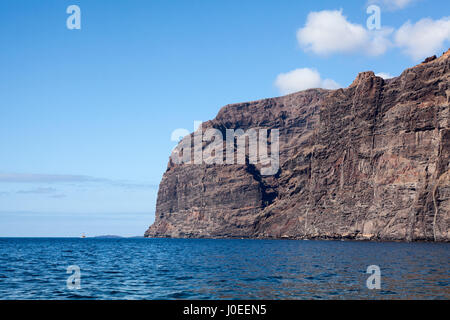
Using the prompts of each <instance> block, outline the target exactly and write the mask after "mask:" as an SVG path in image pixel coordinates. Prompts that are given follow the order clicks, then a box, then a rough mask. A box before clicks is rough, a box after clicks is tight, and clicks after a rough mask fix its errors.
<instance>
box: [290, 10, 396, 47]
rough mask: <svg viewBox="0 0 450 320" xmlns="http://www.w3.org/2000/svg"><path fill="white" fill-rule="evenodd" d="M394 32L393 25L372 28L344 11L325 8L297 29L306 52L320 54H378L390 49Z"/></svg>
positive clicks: (308, 18) (298, 39)
mask: <svg viewBox="0 0 450 320" xmlns="http://www.w3.org/2000/svg"><path fill="white" fill-rule="evenodd" d="M392 32H393V29H391V28H382V29H381V30H372V31H370V30H367V29H366V28H365V27H363V26H362V25H360V24H355V23H351V22H350V21H348V20H347V17H345V16H344V15H343V14H342V10H324V11H318V12H310V13H309V14H308V17H307V19H306V23H305V26H304V27H303V28H300V29H299V30H298V31H297V41H298V43H299V44H300V46H301V47H302V48H303V49H304V50H305V51H309V52H313V53H315V54H319V55H329V54H333V53H352V52H365V53H366V54H367V55H374V56H376V55H381V54H383V53H385V52H386V50H387V48H388V47H389V45H390V41H389V40H388V36H389V35H390V34H391V33H392Z"/></svg>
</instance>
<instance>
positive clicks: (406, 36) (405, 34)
mask: <svg viewBox="0 0 450 320" xmlns="http://www.w3.org/2000/svg"><path fill="white" fill-rule="evenodd" d="M410 2H411V1H397V2H395V3H394V2H392V3H391V4H392V5H393V4H396V5H397V6H399V7H403V6H406V5H407V4H408V3H410ZM297 41H298V43H299V45H300V46H301V47H302V48H303V50H304V51H306V52H312V53H314V54H317V55H320V56H328V55H331V54H336V53H345V54H352V53H354V54H361V53H363V54H365V55H369V56H380V55H383V54H384V53H385V52H386V51H387V50H388V49H391V48H397V49H400V50H401V51H402V52H403V54H405V55H407V56H409V57H410V58H411V59H412V60H414V61H418V60H420V59H424V58H426V57H428V56H431V55H433V54H438V53H439V50H442V49H445V46H446V44H447V43H448V42H449V41H450V17H443V18H441V19H438V20H433V19H430V18H424V19H421V20H419V21H417V22H416V23H412V22H411V21H407V22H405V23H404V24H403V25H402V26H401V27H400V28H398V29H397V30H396V29H394V28H391V27H382V28H381V29H379V30H368V29H367V28H366V26H363V25H360V24H356V23H352V22H350V21H349V20H348V19H347V17H346V16H344V15H343V12H342V10H324V11H318V12H310V13H309V14H308V16H307V19H306V23H305V25H304V26H303V27H302V28H300V29H298V31H297Z"/></svg>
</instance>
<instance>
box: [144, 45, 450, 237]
mask: <svg viewBox="0 0 450 320" xmlns="http://www.w3.org/2000/svg"><path fill="white" fill-rule="evenodd" d="M449 78H450V50H449V51H447V52H446V53H445V54H444V55H442V56H441V57H439V58H436V57H432V58H429V59H427V60H425V61H424V62H423V63H421V64H419V65H417V66H415V67H413V68H410V69H407V70H405V71H404V72H403V73H402V74H401V75H400V76H399V77H396V78H393V79H388V80H384V79H382V78H380V77H377V76H375V75H374V73H373V72H363V73H360V74H359V75H358V76H357V78H356V79H355V81H354V82H353V83H352V84H351V85H350V86H349V87H348V88H345V89H338V90H323V89H310V90H306V91H302V92H297V93H294V94H290V95H287V96H283V97H278V98H271V99H264V100H260V101H254V102H247V103H239V104H233V105H228V106H225V107H223V108H222V109H221V110H220V111H219V113H218V115H217V116H216V118H215V119H213V120H211V121H208V122H205V123H203V125H202V127H201V129H200V131H201V132H205V131H206V130H207V129H208V128H215V129H217V130H218V131H220V132H222V133H223V134H224V135H225V133H226V131H227V129H235V130H236V129H242V130H244V131H245V130H250V129H267V130H269V131H270V130H274V129H278V131H279V169H278V171H277V172H276V174H273V175H263V174H261V168H262V166H261V165H259V164H256V165H255V164H252V163H250V162H249V161H248V155H249V153H248V152H247V153H246V162H245V163H243V164H242V163H241V164H217V163H204V162H203V163H201V164H195V163H194V161H191V162H187V163H181V164H175V163H174V161H173V159H172V158H173V155H172V156H171V159H170V161H169V165H168V168H167V171H166V172H165V173H164V176H163V178H162V181H161V183H160V186H159V191H158V199H157V205H156V216H155V223H154V224H153V225H152V226H151V227H150V228H149V229H148V230H147V231H146V233H145V236H146V237H195V238H289V239H367V240H401V241H417V240H426V241H449V240H450V232H449V227H448V226H449V218H450V168H449V153H450V130H449V117H450V107H449V102H450V100H449V99H450V86H449ZM191 137H194V134H191ZM201 148H202V149H204V150H206V148H208V143H205V142H203V143H202V144H201Z"/></svg>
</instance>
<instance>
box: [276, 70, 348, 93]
mask: <svg viewBox="0 0 450 320" xmlns="http://www.w3.org/2000/svg"><path fill="white" fill-rule="evenodd" d="M275 86H276V87H277V88H278V90H279V91H280V93H281V94H289V93H293V92H297V91H301V90H306V89H311V88H324V89H337V88H340V85H339V84H338V83H337V82H336V81H334V80H332V79H322V77H321V76H320V73H319V72H318V71H317V70H315V69H310V68H300V69H295V70H292V71H290V72H286V73H281V74H279V75H278V76H277V78H276V80H275Z"/></svg>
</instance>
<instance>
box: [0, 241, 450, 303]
mask: <svg viewBox="0 0 450 320" xmlns="http://www.w3.org/2000/svg"><path fill="white" fill-rule="evenodd" d="M449 257H450V245H449V244H443V243H390V242H384V243H376V242H350V241H348V242H347V241H346V242H342V241H291V240H206V239H95V238H86V239H72V238H0V299H449V298H450V286H449V285H450V271H449ZM71 265H77V266H79V268H80V270H81V274H80V286H81V288H80V289H79V290H74V289H69V288H68V287H67V279H68V277H69V276H70V275H71V274H68V273H67V268H68V267H69V266H71ZM369 265H377V266H379V267H380V270H381V289H379V290H377V289H374V290H369V289H368V288H367V286H366V280H367V278H368V277H369V276H370V274H367V273H366V271H367V267H368V266H369Z"/></svg>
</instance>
